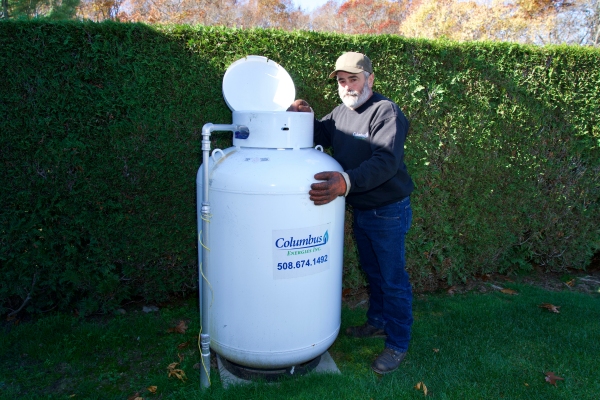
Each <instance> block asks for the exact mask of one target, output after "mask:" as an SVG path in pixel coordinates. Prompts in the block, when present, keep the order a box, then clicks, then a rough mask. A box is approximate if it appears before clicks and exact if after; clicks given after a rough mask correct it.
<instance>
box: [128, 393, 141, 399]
mask: <svg viewBox="0 0 600 400" xmlns="http://www.w3.org/2000/svg"><path fill="white" fill-rule="evenodd" d="M138 399H141V397H140V393H139V392H135V393H134V394H132V395H131V396H129V397H128V398H127V400H138ZM142 400H143V399H142Z"/></svg>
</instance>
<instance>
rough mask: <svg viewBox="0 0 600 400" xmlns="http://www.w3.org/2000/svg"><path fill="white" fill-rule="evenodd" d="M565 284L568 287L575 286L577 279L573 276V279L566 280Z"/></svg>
mask: <svg viewBox="0 0 600 400" xmlns="http://www.w3.org/2000/svg"><path fill="white" fill-rule="evenodd" d="M565 285H567V286H568V287H573V286H575V279H574V278H573V279H571V280H570V281H568V282H565Z"/></svg>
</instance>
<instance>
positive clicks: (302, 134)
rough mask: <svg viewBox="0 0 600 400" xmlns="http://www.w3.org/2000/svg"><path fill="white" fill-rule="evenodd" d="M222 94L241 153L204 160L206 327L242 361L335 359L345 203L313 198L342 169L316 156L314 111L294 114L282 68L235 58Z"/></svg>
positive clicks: (214, 342) (275, 363) (215, 345)
mask: <svg viewBox="0 0 600 400" xmlns="http://www.w3.org/2000/svg"><path fill="white" fill-rule="evenodd" d="M223 96H224V98H225V101H226V103H227V105H228V106H229V108H230V109H231V110H232V112H233V114H232V117H233V124H232V125H231V129H228V130H232V131H233V132H234V134H233V146H232V147H230V148H228V149H225V150H221V149H216V150H214V151H213V152H212V154H211V156H210V157H209V158H208V159H204V163H208V183H205V182H203V181H204V180H205V179H206V178H203V173H202V171H203V167H204V165H203V166H201V167H200V170H199V171H198V177H197V187H198V226H199V230H200V229H202V228H201V226H202V218H203V217H201V212H202V211H201V208H202V199H203V195H202V194H203V191H204V185H208V198H209V202H210V215H208V216H207V218H208V219H209V223H208V225H209V226H210V236H209V237H208V238H206V243H199V246H198V247H199V252H200V254H201V256H200V260H202V259H204V260H206V261H205V264H206V265H203V266H202V274H203V275H204V278H203V277H202V276H201V277H200V279H206V284H205V286H204V287H205V288H207V289H206V290H204V293H203V295H202V299H201V302H202V303H203V306H202V308H203V310H202V313H203V316H202V321H203V324H208V326H203V327H202V329H203V332H208V334H209V335H210V348H211V349H212V350H214V351H215V352H216V353H217V354H219V355H220V356H221V357H223V358H225V359H227V360H229V361H231V362H233V363H236V364H239V365H242V366H247V367H252V368H261V369H270V368H272V369H274V368H282V367H290V366H294V365H299V364H302V363H304V362H307V361H309V360H311V359H313V358H315V357H318V356H319V355H321V354H323V353H324V352H325V351H327V349H328V348H329V347H330V346H331V345H332V344H333V342H334V340H335V339H336V337H337V335H338V332H339V329H340V321H341V298H342V293H341V292H342V263H343V240H344V210H345V200H344V197H338V198H337V199H335V200H334V201H332V202H331V203H329V204H326V205H321V206H316V205H314V203H313V202H312V201H311V200H310V199H309V195H308V191H309V190H310V185H311V184H312V183H315V182H317V181H316V180H315V179H314V175H315V174H316V173H318V172H322V171H343V169H342V167H341V166H340V165H339V164H338V163H337V161H335V160H334V159H333V158H332V157H330V156H329V155H327V154H326V153H324V152H323V149H322V148H320V147H318V148H313V124H314V117H313V115H312V113H299V112H286V111H285V110H286V109H287V107H288V106H289V105H290V104H291V103H292V102H293V101H294V98H295V88H294V84H293V82H292V79H291V77H290V76H289V75H288V74H287V72H286V71H285V69H283V68H282V67H281V66H280V65H278V64H277V63H275V62H274V61H272V60H268V59H267V58H265V57H260V56H248V57H246V58H243V59H241V60H238V61H236V62H234V63H233V64H232V65H231V66H230V67H229V68H228V69H227V72H226V73H225V76H224V78H223ZM237 127H243V129H237ZM214 130H218V129H214ZM202 252H205V253H206V254H204V257H203V256H202ZM204 321H206V322H204Z"/></svg>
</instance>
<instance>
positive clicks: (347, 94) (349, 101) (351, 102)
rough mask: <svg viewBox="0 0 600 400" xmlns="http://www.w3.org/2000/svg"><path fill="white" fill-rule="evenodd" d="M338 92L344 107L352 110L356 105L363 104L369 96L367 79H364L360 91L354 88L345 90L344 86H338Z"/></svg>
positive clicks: (369, 90)
mask: <svg viewBox="0 0 600 400" xmlns="http://www.w3.org/2000/svg"><path fill="white" fill-rule="evenodd" d="M338 93H339V95H340V98H341V99H342V102H343V103H344V104H345V105H346V107H348V108H351V109H353V110H354V109H357V108H358V107H360V106H362V105H363V104H365V102H366V101H367V100H368V99H369V97H370V96H371V89H370V88H369V80H368V79H365V85H364V86H363V88H362V90H361V91H360V92H357V91H355V90H346V88H344V87H342V86H340V87H338Z"/></svg>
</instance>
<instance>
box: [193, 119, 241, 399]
mask: <svg viewBox="0 0 600 400" xmlns="http://www.w3.org/2000/svg"><path fill="white" fill-rule="evenodd" d="M214 131H231V132H234V133H235V132H240V131H241V132H245V133H248V128H247V127H246V126H243V125H219V124H217V125H215V124H211V123H208V124H205V125H204V126H203V127H202V199H197V201H198V202H200V201H201V204H202V207H201V209H200V213H201V216H202V239H201V243H198V279H200V284H199V285H198V291H199V293H198V301H199V303H200V304H199V308H200V324H201V325H200V326H201V327H202V331H204V330H206V333H203V332H201V333H200V352H201V357H202V368H200V387H201V388H207V387H209V386H210V378H209V377H210V334H209V333H208V321H209V318H208V317H209V315H208V308H209V307H208V304H210V303H209V302H210V296H209V293H208V290H207V289H208V284H207V282H206V279H205V276H206V274H205V272H206V271H208V251H204V249H203V248H202V246H203V245H204V246H206V245H207V244H208V238H209V219H210V202H209V199H208V183H209V182H208V177H209V165H208V164H209V160H210V135H211V133H212V132H214Z"/></svg>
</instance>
